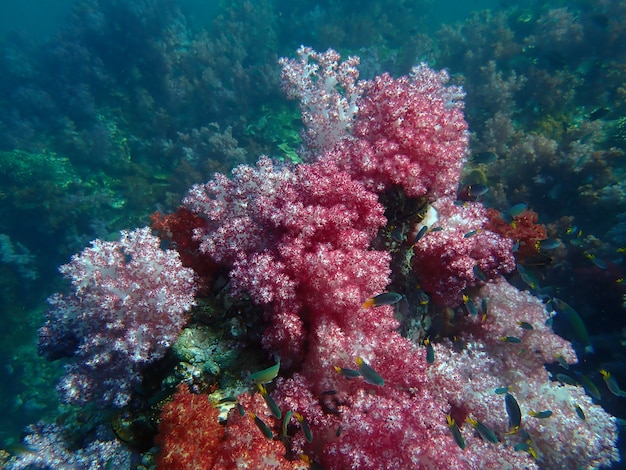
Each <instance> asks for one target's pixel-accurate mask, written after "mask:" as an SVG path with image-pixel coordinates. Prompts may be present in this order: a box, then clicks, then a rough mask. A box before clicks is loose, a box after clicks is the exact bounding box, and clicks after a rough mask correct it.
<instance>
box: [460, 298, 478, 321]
mask: <svg viewBox="0 0 626 470" xmlns="http://www.w3.org/2000/svg"><path fill="white" fill-rule="evenodd" d="M463 303H464V304H465V308H466V309H467V312H468V313H469V314H470V315H472V316H476V315H478V307H476V304H475V303H474V301H473V300H472V299H470V298H469V296H467V295H465V294H463Z"/></svg>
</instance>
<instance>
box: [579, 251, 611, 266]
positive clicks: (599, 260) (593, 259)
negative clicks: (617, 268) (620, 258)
mask: <svg viewBox="0 0 626 470" xmlns="http://www.w3.org/2000/svg"><path fill="white" fill-rule="evenodd" d="M585 257H586V258H587V259H588V260H589V261H591V262H592V263H593V265H594V266H595V267H597V268H600V269H607V268H608V266H607V264H606V261H604V260H603V259H602V258H598V257H597V256H596V255H594V254H593V253H585Z"/></svg>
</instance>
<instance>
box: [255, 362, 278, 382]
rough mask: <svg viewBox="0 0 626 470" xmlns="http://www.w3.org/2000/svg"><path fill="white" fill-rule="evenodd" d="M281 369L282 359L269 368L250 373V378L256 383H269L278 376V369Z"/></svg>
mask: <svg viewBox="0 0 626 470" xmlns="http://www.w3.org/2000/svg"><path fill="white" fill-rule="evenodd" d="M279 370H280V360H278V362H277V363H276V364H275V365H273V366H272V367H268V368H267V369H263V370H260V371H258V372H255V373H254V374H251V375H250V379H251V380H252V381H253V382H254V383H255V384H267V383H270V382H271V381H272V380H274V379H275V378H276V376H277V375H278V371H279Z"/></svg>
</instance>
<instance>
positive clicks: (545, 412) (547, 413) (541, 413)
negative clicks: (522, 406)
mask: <svg viewBox="0 0 626 470" xmlns="http://www.w3.org/2000/svg"><path fill="white" fill-rule="evenodd" d="M528 415H529V416H532V417H533V418H537V419H546V418H549V417H550V416H552V411H551V410H543V411H529V412H528Z"/></svg>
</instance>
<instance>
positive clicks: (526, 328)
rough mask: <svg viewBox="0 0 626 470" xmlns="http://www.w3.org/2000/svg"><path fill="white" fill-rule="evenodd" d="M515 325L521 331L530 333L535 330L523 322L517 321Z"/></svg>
mask: <svg viewBox="0 0 626 470" xmlns="http://www.w3.org/2000/svg"><path fill="white" fill-rule="evenodd" d="M517 324H518V326H519V327H520V328H522V329H523V330H527V331H532V330H534V329H535V327H534V326H532V325H531V324H530V323H528V322H525V321H518V322H517Z"/></svg>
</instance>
